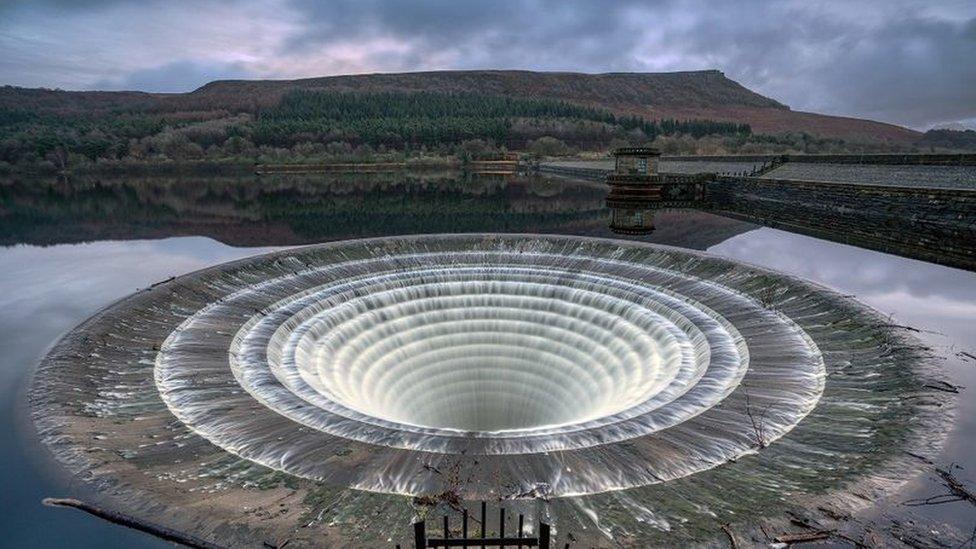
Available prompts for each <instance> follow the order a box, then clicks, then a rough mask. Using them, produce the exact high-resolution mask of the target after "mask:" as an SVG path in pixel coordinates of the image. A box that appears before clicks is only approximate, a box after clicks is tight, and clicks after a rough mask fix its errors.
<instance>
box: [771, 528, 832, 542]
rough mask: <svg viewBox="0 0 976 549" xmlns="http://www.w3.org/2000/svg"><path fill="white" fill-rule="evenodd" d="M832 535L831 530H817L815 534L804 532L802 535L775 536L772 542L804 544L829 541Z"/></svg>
mask: <svg viewBox="0 0 976 549" xmlns="http://www.w3.org/2000/svg"><path fill="white" fill-rule="evenodd" d="M833 535H834V531H833V530H818V531H816V532H804V533H802V534H782V535H779V536H776V537H775V538H774V541H776V542H778V543H787V544H789V543H806V542H809V541H820V540H825V539H830V537H831V536H833Z"/></svg>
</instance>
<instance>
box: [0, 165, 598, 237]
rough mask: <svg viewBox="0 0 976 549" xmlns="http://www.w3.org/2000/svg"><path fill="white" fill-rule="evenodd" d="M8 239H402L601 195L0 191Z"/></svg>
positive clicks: (107, 188)
mask: <svg viewBox="0 0 976 549" xmlns="http://www.w3.org/2000/svg"><path fill="white" fill-rule="evenodd" d="M0 198H2V203H3V205H4V206H3V210H2V211H0V228H2V234H3V235H5V237H4V238H3V239H2V242H3V243H5V244H13V243H20V242H25V243H57V242H77V241H84V240H92V239H100V238H147V237H165V236H176V235H204V236H210V237H213V238H216V239H218V240H221V241H224V242H228V243H232V244H239V245H243V244H295V243H304V242H311V241H316V240H323V239H328V238H342V237H351V236H365V235H376V234H391V233H396V232H403V233H407V232H437V231H444V232H451V231H474V230H479V231H517V230H526V231H532V230H539V229H548V230H557V229H558V227H560V226H562V225H567V224H569V225H572V224H577V223H580V222H584V223H596V222H598V221H599V220H600V218H601V216H602V215H603V204H602V199H603V194H602V191H601V190H600V189H597V188H593V187H592V186H587V185H583V184H577V183H573V182H552V181H549V182H540V181H537V180H535V179H531V178H514V177H512V176H504V175H493V174H458V173H457V172H454V173H451V172H428V173H422V174H404V173H388V174H366V175H364V174H325V175H322V174H316V175H304V176H294V175H274V176H262V177H260V178H259V177H200V178H194V177H172V178H135V179H133V178H129V179H81V180H70V181H68V180H64V179H61V180H58V179H50V180H23V181H17V182H6V183H0Z"/></svg>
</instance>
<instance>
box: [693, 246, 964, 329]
mask: <svg viewBox="0 0 976 549" xmlns="http://www.w3.org/2000/svg"><path fill="white" fill-rule="evenodd" d="M709 251H710V252H713V253H717V254H719V255H722V256H726V257H731V258H735V259H739V260H742V261H746V262H751V263H754V264H757V265H762V266H766V267H769V268H773V269H777V270H781V271H786V272H788V273H792V274H795V275H798V276H802V277H804V278H808V279H810V280H813V281H814V282H818V283H820V284H823V285H825V286H829V287H830V288H833V289H835V290H837V291H840V292H845V293H851V294H854V295H855V296H857V298H858V299H860V300H862V301H864V302H865V303H867V304H869V305H871V306H873V307H875V308H877V309H878V310H879V311H881V312H883V313H886V314H887V313H893V314H894V317H895V318H896V319H898V320H900V321H902V322H907V323H910V324H911V325H912V326H914V327H916V328H920V329H928V330H934V331H938V332H941V333H944V334H946V335H954V336H955V337H957V338H959V341H958V343H959V344H963V345H966V344H968V345H969V346H970V347H972V346H976V327H970V326H967V323H968V324H972V319H973V318H974V317H976V276H974V275H973V273H971V272H967V271H963V270H960V269H952V268H948V267H943V266H941V265H934V264H931V263H926V262H924V261H917V260H913V259H907V258H903V257H897V256H892V255H887V254H884V253H881V252H874V251H869V250H864V249H860V248H856V247H853V246H846V245H843V244H835V243H831V242H826V241H823V240H819V239H816V238H812V237H808V236H803V235H797V234H792V233H787V232H784V231H779V230H775V229H769V228H762V229H759V230H757V231H753V232H751V233H748V234H747V235H740V236H736V237H733V238H730V239H729V240H726V241H725V242H722V243H721V244H719V245H717V246H715V247H712V248H710V249H709Z"/></svg>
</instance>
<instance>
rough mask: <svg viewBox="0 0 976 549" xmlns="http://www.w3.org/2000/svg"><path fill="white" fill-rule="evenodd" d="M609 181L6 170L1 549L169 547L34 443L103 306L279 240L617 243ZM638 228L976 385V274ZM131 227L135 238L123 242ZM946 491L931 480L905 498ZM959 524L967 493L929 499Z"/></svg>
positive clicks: (794, 241) (800, 240) (1, 190)
mask: <svg viewBox="0 0 976 549" xmlns="http://www.w3.org/2000/svg"><path fill="white" fill-rule="evenodd" d="M603 192H604V191H603V189H601V188H599V186H594V185H591V184H586V183H572V182H558V181H542V180H536V179H515V180H504V179H499V178H470V177H469V178H462V179H458V178H457V177H443V178H430V177H428V178H420V179H410V178H401V179H386V180H382V179H381V180H379V181H375V180H370V181H365V180H361V179H346V180H339V181H336V180H329V181H322V180H316V179H307V178H302V179H291V180H289V179H274V180H270V181H269V180H263V181H261V182H260V183H259V182H258V181H235V180H227V181H223V180H215V179H207V180H167V181H159V180H157V181H124V182H122V181H116V182H71V183H68V182H50V181H49V182H29V183H28V182H0V243H2V244H3V245H4V246H3V247H0V351H2V352H0V403H2V407H0V428H2V432H3V433H4V435H3V439H2V444H0V486H3V487H4V489H3V490H0V509H3V510H4V512H3V513H0V532H3V533H4V537H3V540H2V541H0V546H11V547H13V546H20V547H39V546H48V547H59V546H72V547H131V546H133V545H141V546H163V544H162V543H161V542H158V541H156V540H154V539H151V538H149V537H147V536H143V535H141V534H138V533H134V532H130V531H127V530H125V529H122V528H118V527H115V526H111V525H108V524H106V523H103V522H100V521H98V520H95V519H92V518H89V517H87V516H85V515H83V514H81V513H78V512H75V511H72V510H66V509H49V508H45V507H42V506H41V505H40V503H39V502H40V500H41V498H43V497H46V496H71V495H74V496H80V497H84V495H85V492H84V487H83V486H82V485H81V484H80V483H79V482H78V481H72V480H71V479H68V478H65V477H64V476H63V475H61V474H59V473H58V468H57V466H56V465H54V464H52V463H51V461H50V459H49V458H48V457H47V455H46V453H45V452H46V451H45V450H44V449H43V448H39V447H37V445H36V441H35V440H34V436H33V432H32V429H31V426H30V422H29V420H28V419H27V417H26V410H25V407H24V390H25V387H26V384H27V381H28V380H29V376H30V372H31V370H32V368H33V367H34V365H35V364H36V362H37V361H38V360H39V359H40V358H41V357H42V356H43V355H44V353H45V352H46V350H47V349H48V348H49V346H51V345H52V344H53V343H54V342H55V341H56V340H57V339H58V337H59V336H60V335H62V334H64V333H65V332H66V331H68V330H70V329H71V328H72V327H74V326H75V325H77V324H78V323H80V322H81V321H83V320H84V319H85V318H87V317H88V316H90V315H91V314H92V313H94V312H96V311H97V310H98V309H100V308H102V307H104V306H105V305H107V304H109V303H111V302H112V301H114V300H116V299H119V298H122V297H124V296H126V295H128V294H130V293H132V292H133V291H136V290H138V289H140V288H144V287H146V286H148V285H150V284H152V283H154V282H157V281H160V280H163V279H166V278H168V277H170V276H174V275H179V274H182V273H186V272H189V271H193V270H196V269H199V268H202V267H205V266H208V265H212V264H216V263H221V262H224V261H229V260H232V259H237V258H241V257H245V256H248V255H253V254H258V253H262V252H265V251H268V250H271V249H274V248H276V247H280V246H290V245H297V244H306V243H312V242H319V241H324V240H334V239H340V238H351V237H363V236H378V235H384V234H401V233H420V232H468V231H497V232H539V233H564V234H583V235H590V236H603V237H613V236H614V235H613V234H612V233H610V231H609V230H608V229H607V227H606V224H607V222H608V221H609V212H608V211H607V210H605V209H604V208H603V204H602V200H603ZM656 225H657V227H658V230H657V231H655V233H653V234H652V235H649V236H646V237H640V239H642V240H647V241H653V242H660V243H665V244H670V245H678V246H685V247H691V248H695V249H707V250H708V251H710V252H712V253H715V254H718V255H721V256H725V257H730V258H734V259H739V260H742V261H746V262H750V263H753V264H756V265H760V266H764V267H769V268H773V269H777V270H780V271H785V272H788V273H791V274H795V275H799V276H802V277H805V278H808V279H810V280H813V281H815V282H818V283H820V284H823V285H825V286H828V287H830V288H833V289H835V290H838V291H840V292H843V293H847V294H853V295H855V296H856V297H857V298H858V299H860V300H862V301H863V302H865V303H867V304H869V305H871V306H873V307H875V308H877V309H878V310H880V311H882V312H884V313H886V314H891V315H892V319H893V322H896V323H899V324H905V325H909V326H912V327H914V328H917V329H919V330H922V333H921V334H920V336H921V337H922V338H923V339H924V340H925V341H926V343H927V344H929V345H931V346H932V347H934V348H936V349H937V350H938V351H939V353H940V355H941V356H944V357H945V371H946V374H947V376H948V377H949V379H950V381H952V382H953V383H955V384H958V385H963V386H968V387H973V388H976V361H973V360H972V359H969V358H968V357H966V356H965V355H963V354H960V353H962V352H969V353H972V354H976V274H974V273H971V272H967V271H962V270H957V269H952V268H948V267H942V266H938V265H933V264H929V263H923V262H920V261H915V260H911V259H906V258H902V257H897V256H893V255H887V254H883V253H879V252H873V251H867V250H863V249H859V248H855V247H851V246H846V245H842V244H836V243H833V242H829V241H826V240H820V239H815V238H811V237H806V236H800V235H796V234H791V233H787V232H783V231H779V230H775V229H769V228H762V227H757V226H756V225H752V224H749V223H744V222H741V221H734V220H730V219H725V218H720V217H717V216H713V215H709V214H705V213H701V212H694V211H688V212H667V213H663V214H659V215H658V217H657V222H656ZM128 238H135V239H133V240H128ZM967 392H968V391H965V390H964V391H963V393H962V395H961V397H960V398H959V409H958V413H957V416H958V417H957V420H956V427H955V429H954V431H953V434H952V436H951V438H950V440H949V442H948V445H947V447H946V451H945V455H944V456H943V457H942V459H941V460H940V461H941V463H940V464H942V465H948V464H949V463H956V464H960V465H962V466H964V467H965V468H966V470H965V471H964V472H963V473H961V475H960V476H962V477H964V478H969V479H973V478H976V473H974V471H976V451H974V450H976V443H974V440H976V399H973V398H972V397H971V396H970V395H967ZM937 493H940V489H939V487H938V485H937V484H935V483H934V482H932V481H931V479H921V480H920V481H919V482H916V483H913V484H912V485H911V486H909V487H908V488H907V489H906V491H905V493H904V494H900V495H899V496H898V497H899V498H903V499H908V498H910V497H918V496H929V495H935V494H937ZM921 512H922V513H925V514H927V515H929V516H932V517H936V518H942V519H944V520H948V521H949V522H951V523H952V524H954V525H955V526H956V527H957V528H959V529H961V530H966V531H969V530H971V529H972V528H973V527H974V525H976V512H974V511H973V509H972V507H971V506H969V505H968V504H966V503H954V504H948V505H943V506H939V507H936V508H923V509H921Z"/></svg>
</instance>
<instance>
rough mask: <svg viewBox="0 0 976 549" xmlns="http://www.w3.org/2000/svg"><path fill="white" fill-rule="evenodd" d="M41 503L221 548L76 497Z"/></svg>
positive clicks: (161, 536)
mask: <svg viewBox="0 0 976 549" xmlns="http://www.w3.org/2000/svg"><path fill="white" fill-rule="evenodd" d="M41 503H43V504H44V505H48V506H50V507H72V508H74V509H78V510H79V511H84V512H86V513H88V514H89V515H92V516H96V517H98V518H100V519H103V520H107V521H109V522H111V523H112V524H118V525H119V526H125V527H126V528H132V529H133V530H139V531H140V532H145V533H147V534H150V535H152V536H156V537H157V538H159V539H163V540H166V541H170V542H173V543H179V544H181V545H185V546H187V547H195V548H198V549H221V547H220V546H219V545H216V544H213V543H210V542H209V541H206V540H203V539H200V538H198V537H196V536H193V535H190V534H186V533H183V532H180V531H178V530H173V529H171V528H166V527H165V526H160V525H158V524H153V523H151V522H146V521H143V520H140V519H137V518H136V517H133V516H131V515H126V514H124V513H119V512H116V511H112V510H110V509H102V508H101V507H96V506H94V505H90V504H88V503H85V502H83V501H80V500H77V499H69V498H44V499H43V500H42V501H41Z"/></svg>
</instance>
